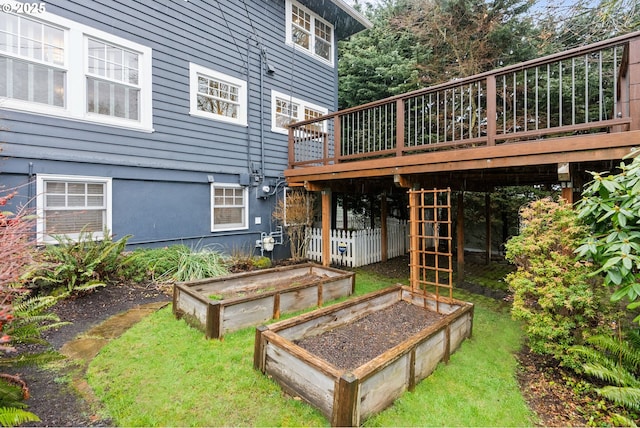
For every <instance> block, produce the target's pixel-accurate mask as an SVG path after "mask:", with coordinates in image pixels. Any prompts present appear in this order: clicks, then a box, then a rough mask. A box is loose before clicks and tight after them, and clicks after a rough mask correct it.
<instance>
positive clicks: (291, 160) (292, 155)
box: [289, 127, 296, 169]
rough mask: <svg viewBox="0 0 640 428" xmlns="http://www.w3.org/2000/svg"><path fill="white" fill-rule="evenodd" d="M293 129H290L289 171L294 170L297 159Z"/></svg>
mask: <svg viewBox="0 0 640 428" xmlns="http://www.w3.org/2000/svg"><path fill="white" fill-rule="evenodd" d="M293 140H294V138H293V127H289V169H292V168H293V163H294V162H295V159H296V153H295V151H294V150H295V144H293Z"/></svg>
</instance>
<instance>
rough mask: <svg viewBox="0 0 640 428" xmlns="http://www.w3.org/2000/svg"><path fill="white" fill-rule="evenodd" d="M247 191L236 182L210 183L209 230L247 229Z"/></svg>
mask: <svg viewBox="0 0 640 428" xmlns="http://www.w3.org/2000/svg"><path fill="white" fill-rule="evenodd" d="M247 195H248V191H247V188H246V187H242V186H240V185H237V184H220V183H213V184H212V185H211V231H212V232H217V231H221V230H238V229H247V228H248V224H249V217H248V215H249V210H248V209H247V207H248V205H249V204H248V198H247Z"/></svg>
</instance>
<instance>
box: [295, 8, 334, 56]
mask: <svg viewBox="0 0 640 428" xmlns="http://www.w3.org/2000/svg"><path fill="white" fill-rule="evenodd" d="M286 5H287V9H286V13H287V29H286V37H287V40H286V41H287V43H288V44H291V45H293V46H295V47H296V48H299V49H301V50H302V51H303V52H306V53H307V54H309V55H311V56H313V57H314V58H317V59H320V60H322V61H324V62H326V63H328V64H330V65H333V52H334V49H335V43H334V35H333V26H332V25H331V24H329V23H328V22H327V21H325V20H323V19H322V18H320V17H319V16H318V15H316V14H314V13H313V12H311V11H310V10H309V9H307V8H306V7H304V6H302V5H301V4H300V3H298V2H296V1H293V0H287V2H286Z"/></svg>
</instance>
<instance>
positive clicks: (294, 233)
mask: <svg viewBox="0 0 640 428" xmlns="http://www.w3.org/2000/svg"><path fill="white" fill-rule="evenodd" d="M313 205H314V197H313V195H312V194H310V193H307V192H306V191H301V190H292V191H289V192H287V193H286V198H285V199H283V200H279V201H278V203H277V204H276V208H275V210H274V212H273V218H274V219H275V220H278V221H279V222H281V223H282V224H284V230H285V232H286V234H287V236H288V238H289V243H290V247H291V258H292V259H294V260H301V259H304V258H305V257H306V256H307V248H308V246H309V236H308V235H307V227H309V226H311V224H312V222H313Z"/></svg>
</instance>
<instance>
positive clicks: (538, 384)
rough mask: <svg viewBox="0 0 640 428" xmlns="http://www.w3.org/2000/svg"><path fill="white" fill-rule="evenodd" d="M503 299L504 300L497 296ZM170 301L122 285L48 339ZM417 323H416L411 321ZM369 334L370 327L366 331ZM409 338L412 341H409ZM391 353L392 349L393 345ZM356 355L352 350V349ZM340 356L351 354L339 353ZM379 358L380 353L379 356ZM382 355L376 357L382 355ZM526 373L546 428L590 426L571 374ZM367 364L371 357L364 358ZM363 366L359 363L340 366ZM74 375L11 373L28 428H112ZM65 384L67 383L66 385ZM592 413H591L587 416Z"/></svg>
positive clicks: (404, 269)
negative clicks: (31, 417) (23, 387)
mask: <svg viewBox="0 0 640 428" xmlns="http://www.w3.org/2000/svg"><path fill="white" fill-rule="evenodd" d="M364 269H366V270H369V271H372V272H374V273H378V274H380V275H383V276H389V277H403V276H406V277H407V278H408V276H409V268H408V259H407V258H405V257H398V258H394V259H392V260H390V261H389V262H387V263H376V264H373V265H370V266H368V267H365V268H364ZM469 288H473V292H476V293H479V294H483V295H488V296H492V292H491V291H490V290H484V289H481V288H478V287H475V286H473V287H469ZM493 297H499V296H493ZM167 300H170V298H169V295H168V294H167V293H164V292H163V291H162V290H161V289H159V288H158V287H157V286H155V285H145V286H140V285H117V286H109V287H106V288H100V289H98V290H96V291H95V292H92V293H89V294H86V295H83V296H80V297H78V298H75V299H72V300H67V301H64V302H61V303H59V304H58V305H57V306H55V307H54V309H53V311H54V312H55V313H57V314H58V315H59V316H60V318H62V319H63V320H66V321H70V322H72V323H73V324H71V325H67V326H64V327H61V328H59V329H57V330H55V331H50V332H47V333H46V334H45V339H46V340H47V341H48V342H49V343H50V344H51V347H52V348H53V349H56V350H59V349H60V348H61V347H62V345H63V344H64V343H66V342H67V341H69V340H71V339H73V338H75V337H76V336H77V335H78V334H80V333H82V332H84V331H86V330H88V329H89V328H91V327H93V326H95V325H97V324H99V323H101V322H102V321H104V320H106V319H107V318H109V317H111V316H112V315H116V314H118V313H120V312H123V311H125V310H127V309H130V308H133V307H135V306H137V305H140V304H145V303H151V302H157V301H167ZM411 318H415V317H411ZM383 321H384V322H389V323H392V322H393V323H395V322H398V317H396V316H387V317H384V318H383ZM388 327H389V328H388V329H387V330H388V331H389V330H392V331H400V330H403V329H405V328H409V326H408V325H405V324H403V323H400V324H399V325H395V324H394V326H393V327H392V326H391V325H389V326H388ZM363 328H364V327H363ZM343 334H345V335H346V336H351V337H360V338H363V340H366V338H367V337H368V335H367V332H366V331H365V332H364V333H363V332H362V331H352V332H349V333H343ZM403 337H406V336H404V335H403ZM387 348H388V345H387ZM349 349H351V348H349ZM336 352H337V354H338V355H341V354H349V353H344V352H341V351H336ZM376 352H377V354H379V353H380V350H378V351H374V353H376ZM377 354H376V355H377ZM517 357H518V360H519V362H520V371H519V375H518V380H519V382H520V385H521V387H522V390H523V394H524V396H525V398H526V400H527V402H528V404H529V406H530V408H531V409H532V410H533V411H534V412H535V413H536V414H537V415H538V417H539V418H540V425H542V426H584V425H586V424H587V422H588V421H586V420H585V418H584V416H583V415H584V414H585V409H591V410H593V408H594V407H593V406H595V404H594V402H595V400H590V399H589V398H581V397H583V396H578V395H577V394H575V393H574V391H573V390H572V389H571V388H570V387H569V386H567V385H568V383H569V382H568V381H567V379H568V377H567V374H566V373H564V372H562V371H561V370H559V369H558V367H557V365H556V364H554V363H553V362H551V361H547V360H545V359H543V358H540V357H539V356H536V355H534V354H531V353H530V352H528V350H526V349H524V350H523V351H522V352H521V353H520V354H519V355H518V356H517ZM362 358H363V359H365V360H369V359H371V357H369V356H366V357H365V356H363V357H362ZM339 364H346V365H351V366H354V365H355V366H358V365H360V363H358V362H350V363H339ZM68 370H69V369H62V371H55V370H44V369H40V368H37V367H31V366H28V367H20V368H17V369H13V370H10V371H9V372H10V373H14V374H15V373H18V374H21V376H22V378H23V379H24V380H25V381H26V382H27V383H28V385H29V389H30V393H31V398H29V400H28V401H27V404H28V405H29V409H28V410H30V411H31V412H33V413H35V414H36V415H38V416H39V417H40V418H41V419H42V422H39V423H30V424H28V425H27V424H25V426H111V425H113V422H112V421H110V420H104V419H101V418H100V417H99V416H97V414H98V413H97V410H98V409H96V408H95V406H96V404H95V403H90V402H89V401H87V398H86V396H83V395H80V394H79V393H78V392H77V391H75V390H74V388H73V387H72V386H70V385H69V384H68V382H66V379H67V378H68V374H69V373H68ZM61 379H62V380H61ZM587 412H588V410H587Z"/></svg>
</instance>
